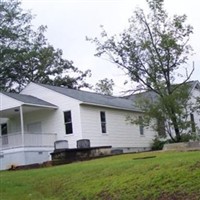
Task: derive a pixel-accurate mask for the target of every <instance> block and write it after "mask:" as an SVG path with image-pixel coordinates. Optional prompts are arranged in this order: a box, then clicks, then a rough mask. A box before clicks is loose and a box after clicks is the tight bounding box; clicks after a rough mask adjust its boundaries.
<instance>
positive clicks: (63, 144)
mask: <svg viewBox="0 0 200 200" xmlns="http://www.w3.org/2000/svg"><path fill="white" fill-rule="evenodd" d="M54 149H68V141H67V140H57V141H55V142H54Z"/></svg>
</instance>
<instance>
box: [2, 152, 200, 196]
mask: <svg viewBox="0 0 200 200" xmlns="http://www.w3.org/2000/svg"><path fill="white" fill-rule="evenodd" d="M138 158H139V159H138ZM140 158H141V159H140ZM0 199H1V200H26V199H30V200H32V199H33V200H43V199H48V200H56V199H59V200H68V199H69V200H87V199H89V200H90V199H91V200H93V199H104V200H112V199H120V200H123V199H124V200H129V199H130V200H132V199H137V200H145V199H146V200H153V199H156V200H158V199H159V200H162V199H170V200H172V199H176V200H179V199H184V200H186V199H188V200H195V199H200V152H198V151H196V152H150V153H138V154H125V155H119V156H112V157H107V158H102V159H96V160H91V161H85V162H79V163H74V164H68V165H62V166H57V167H49V168H43V169H34V170H21V171H6V172H0Z"/></svg>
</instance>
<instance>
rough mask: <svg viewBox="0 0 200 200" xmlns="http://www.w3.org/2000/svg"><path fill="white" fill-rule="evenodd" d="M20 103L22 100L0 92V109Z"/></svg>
mask: <svg viewBox="0 0 200 200" xmlns="http://www.w3.org/2000/svg"><path fill="white" fill-rule="evenodd" d="M21 104H22V102H20V101H17V100H15V99H13V98H11V97H8V96H6V95H4V94H2V93H0V110H6V109H10V108H15V107H18V106H20V105H21Z"/></svg>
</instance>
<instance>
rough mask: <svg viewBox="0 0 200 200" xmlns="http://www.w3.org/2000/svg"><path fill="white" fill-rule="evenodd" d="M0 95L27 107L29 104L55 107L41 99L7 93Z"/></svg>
mask: <svg viewBox="0 0 200 200" xmlns="http://www.w3.org/2000/svg"><path fill="white" fill-rule="evenodd" d="M1 93H2V94H4V95H6V96H9V97H11V98H13V99H16V100H18V101H21V102H23V103H24V104H27V105H28V104H29V105H36V106H45V107H57V106H55V105H53V104H51V103H49V102H46V101H43V100H41V99H38V98H36V97H33V96H30V95H24V94H16V93H7V92H1Z"/></svg>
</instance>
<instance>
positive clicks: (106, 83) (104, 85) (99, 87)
mask: <svg viewBox="0 0 200 200" xmlns="http://www.w3.org/2000/svg"><path fill="white" fill-rule="evenodd" d="M114 85H115V83H114V81H113V80H112V79H108V78H104V79H102V80H99V81H98V82H97V83H96V85H95V88H94V90H95V92H97V93H100V94H104V95H112V94H113V86H114Z"/></svg>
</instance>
